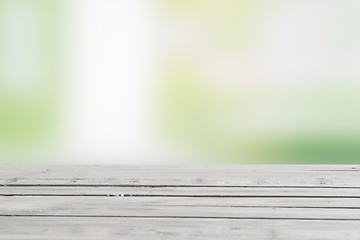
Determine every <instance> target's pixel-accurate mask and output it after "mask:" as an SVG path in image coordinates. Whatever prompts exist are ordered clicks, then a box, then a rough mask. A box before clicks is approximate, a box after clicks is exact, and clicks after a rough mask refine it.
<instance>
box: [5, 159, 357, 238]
mask: <svg viewBox="0 0 360 240" xmlns="http://www.w3.org/2000/svg"><path fill="white" fill-rule="evenodd" d="M0 239H34V240H35V239H36V240H40V239H46V240H50V239H147V240H148V239H149V240H151V239H171V240H172V239H221V240H224V239H236V240H252V239H254V240H255V239H256V240H262V239H267V240H270V239H272V240H275V239H283V240H285V239H286V240H296V239H299V240H304V239H319V240H320V239H321V240H324V239H334V240H351V239H357V240H359V239H360V166H351V165H346V166H340V165H337V166H333V165H313V166H307V165H300V166H299V165H287V166H286V165H285V166H284V165H268V166H264V165H257V166H249V165H227V166H225V165H213V166H197V165H195V166H157V165H153V166H69V165H68V166H61V165H48V166H43V165H41V166H34V165H21V166H20V165H18V166H16V165H14V166H10V165H6V166H1V167H0Z"/></svg>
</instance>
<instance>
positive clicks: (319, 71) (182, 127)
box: [0, 0, 360, 164]
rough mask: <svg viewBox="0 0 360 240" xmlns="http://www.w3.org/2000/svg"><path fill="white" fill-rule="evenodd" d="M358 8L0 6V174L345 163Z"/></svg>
mask: <svg viewBox="0 0 360 240" xmlns="http://www.w3.org/2000/svg"><path fill="white" fill-rule="evenodd" d="M359 13H360V1H358V0H343V1H338V0H131V1H127V0H124V1H120V0H71V1H70V0H51V1H48V0H0V162H26V163H34V162H37V163H38V162H48V163H99V164H102V163H104V164H106V163H119V164H120V163H359V162H360V112H359V110H360V28H359V26H360V14H359Z"/></svg>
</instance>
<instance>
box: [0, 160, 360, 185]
mask: <svg viewBox="0 0 360 240" xmlns="http://www.w3.org/2000/svg"><path fill="white" fill-rule="evenodd" d="M345 173H346V174H345ZM359 173H360V167H359V166H354V165H345V166H327V165H318V166H314V167H311V166H304V165H294V166H291V165H264V166H261V165H253V166H241V165H228V166H226V165H225V166H224V165H215V166H85V165H80V166H71V167H67V166H61V165H60V166H51V165H50V166H46V165H45V166H32V165H29V166H11V165H10V166H9V165H8V166H3V167H1V168H0V185H3V186H15V185H18V186H21V185H28V186H31V185H35V186H36V185H65V186H68V185H76V186H79V185H80V186H81V185H88V186H94V185H105V186H106V185H137V186H138V185H144V186H148V185H150V186H159V185H167V186H181V185H184V186H303V187H305V186H309V187H313V186H315V187H317V186H322V187H325V186H326V187H360V185H359V183H360V174H359Z"/></svg>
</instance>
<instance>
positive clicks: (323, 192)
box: [0, 186, 360, 198]
mask: <svg viewBox="0 0 360 240" xmlns="http://www.w3.org/2000/svg"><path fill="white" fill-rule="evenodd" d="M0 196H125V197H128V196H164V197H165V196H168V197H176V196H178V197H186V196H187V197H206V196H208V197H308V198H314V197H317V198H319V197H333V198H340V197H344V198H360V189H358V188H321V187H318V188H300V187H297V188H294V187H286V188H284V187H270V188H269V187H197V186H194V187H135V186H132V187H106V186H97V187H76V186H64V187H56V186H55V187H48V186H41V187H22V186H12V187H4V186H3V187H0Z"/></svg>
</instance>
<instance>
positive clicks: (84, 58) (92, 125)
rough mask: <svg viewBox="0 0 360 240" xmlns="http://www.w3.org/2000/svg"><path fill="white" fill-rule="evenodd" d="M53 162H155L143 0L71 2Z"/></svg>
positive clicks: (147, 6)
mask: <svg viewBox="0 0 360 240" xmlns="http://www.w3.org/2000/svg"><path fill="white" fill-rule="evenodd" d="M69 2H70V4H71V6H70V7H71V10H72V11H71V12H70V16H71V17H72V19H71V26H70V29H71V32H70V34H69V36H70V38H71V44H70V46H71V49H70V51H69V53H70V54H71V57H69V59H70V60H71V62H70V63H71V64H70V67H71V71H70V76H69V77H68V79H70V80H69V81H68V82H67V84H68V86H69V89H68V94H69V96H68V97H66V98H65V99H66V104H65V106H64V110H65V112H64V116H65V121H64V122H66V123H67V125H66V127H65V132H64V134H63V139H62V142H63V147H62V149H61V150H60V156H61V157H60V158H59V160H60V161H61V162H62V161H64V162H70V163H101V164H106V163H119V164H120V163H153V162H158V160H157V158H154V156H156V151H155V149H156V139H154V137H153V135H154V133H153V132H152V121H151V119H152V115H151V109H152V108H153V106H152V104H153V102H152V99H153V96H152V92H153V91H152V90H153V89H152V88H153V87H154V86H153V85H152V83H151V81H152V79H151V76H152V74H151V71H152V67H153V66H152V61H151V55H152V51H153V48H152V47H153V46H152V42H151V39H150V38H149V36H151V35H152V34H151V31H152V29H151V27H153V25H151V22H152V16H151V7H152V5H151V4H150V2H149V1H144V0H132V1H118V0H102V1H99V0H75V1H69Z"/></svg>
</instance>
